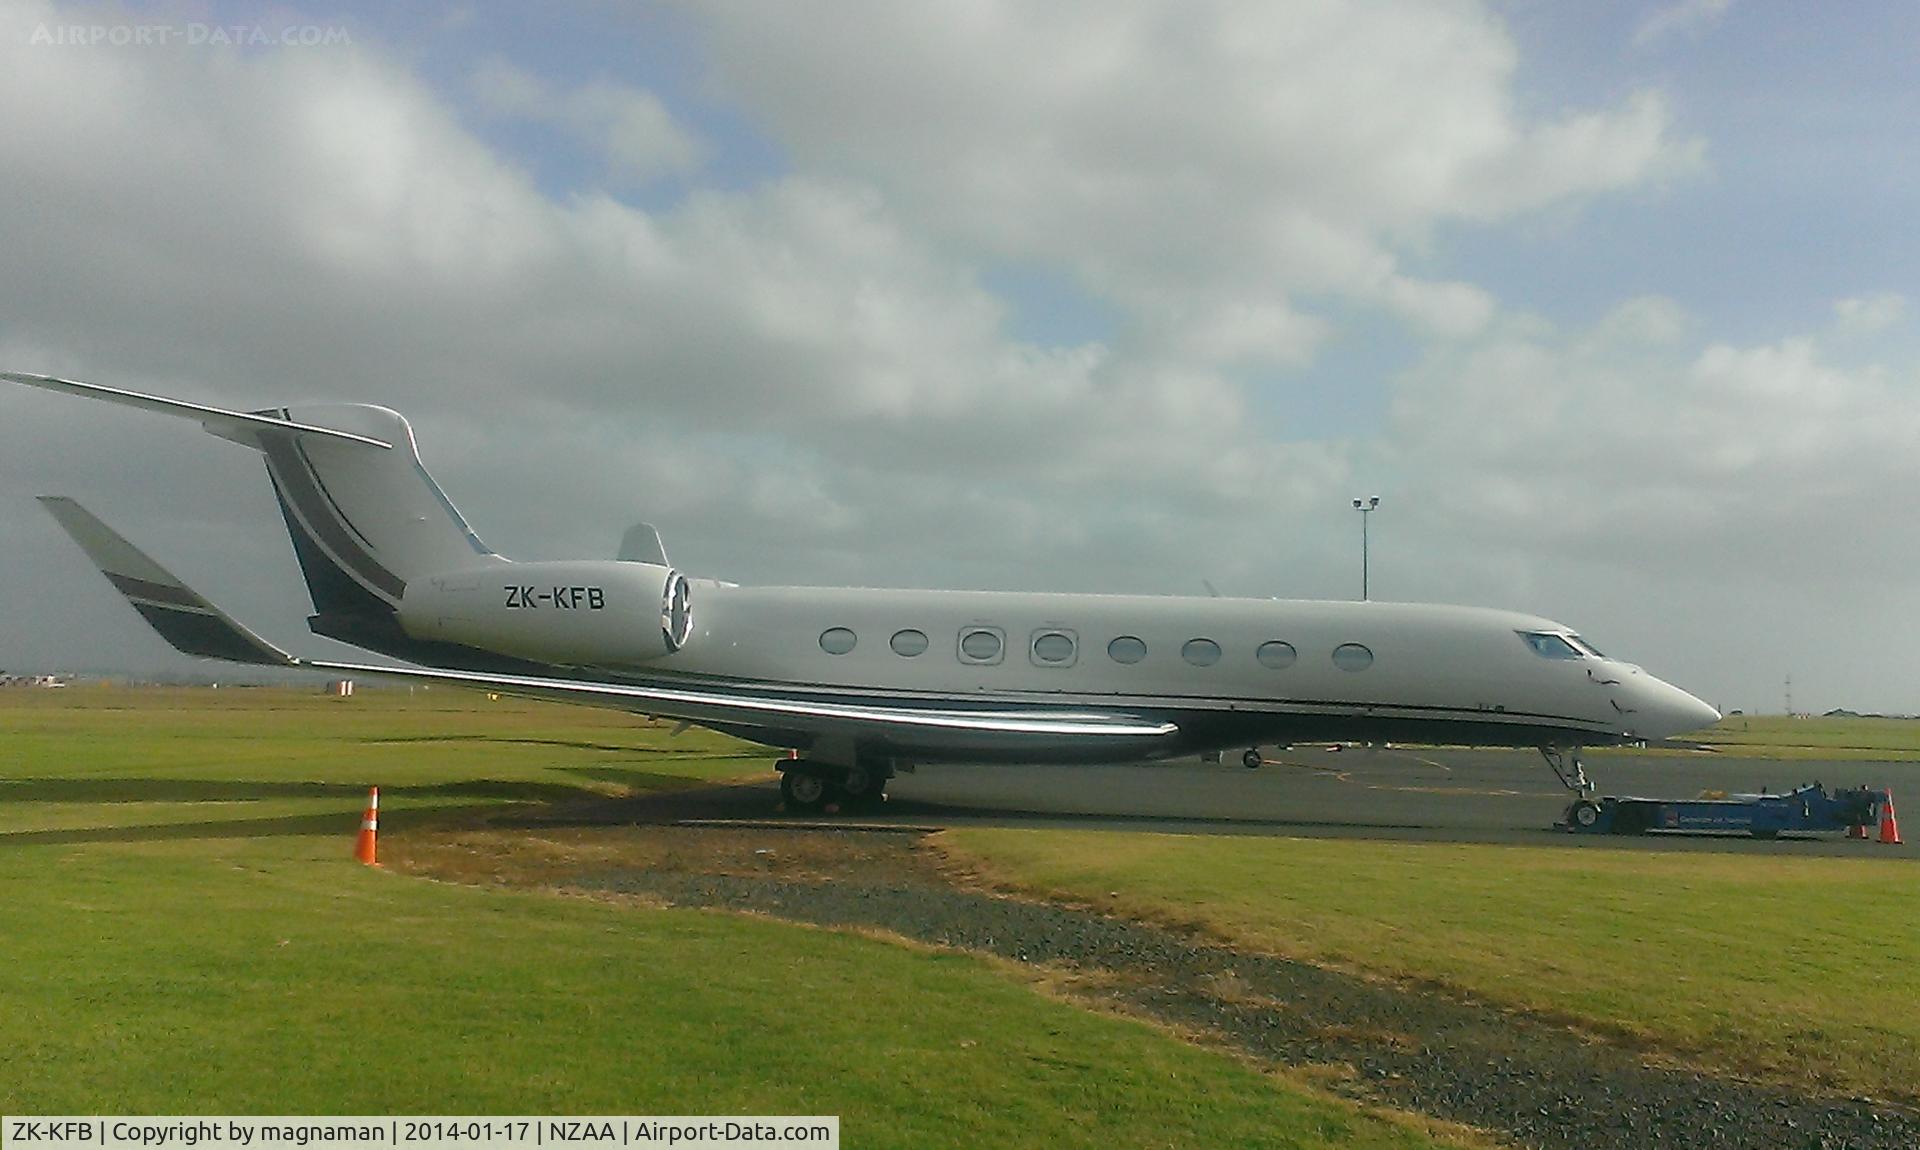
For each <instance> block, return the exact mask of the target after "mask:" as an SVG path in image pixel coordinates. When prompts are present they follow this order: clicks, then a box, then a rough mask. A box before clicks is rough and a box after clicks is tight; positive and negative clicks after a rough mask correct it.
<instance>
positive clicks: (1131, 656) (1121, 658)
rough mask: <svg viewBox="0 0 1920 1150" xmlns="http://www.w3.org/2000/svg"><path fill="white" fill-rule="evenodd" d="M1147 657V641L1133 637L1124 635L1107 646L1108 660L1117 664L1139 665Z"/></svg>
mask: <svg viewBox="0 0 1920 1150" xmlns="http://www.w3.org/2000/svg"><path fill="white" fill-rule="evenodd" d="M1146 657H1147V644H1146V641H1145V640H1142V639H1137V638H1135V637H1134V636H1132V635H1122V636H1120V637H1119V638H1118V639H1115V640H1114V641H1113V642H1111V643H1108V644H1107V658H1109V659H1112V660H1113V661H1114V662H1116V663H1138V662H1139V661H1140V660H1142V659H1144V658H1146Z"/></svg>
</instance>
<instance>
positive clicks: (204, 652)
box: [40, 496, 1179, 740]
mask: <svg viewBox="0 0 1920 1150" xmlns="http://www.w3.org/2000/svg"><path fill="white" fill-rule="evenodd" d="M40 502H41V503H42V504H43V505H45V507H46V508H47V510H48V511H49V512H51V513H52V514H53V517H54V518H55V519H57V520H59V522H60V525H61V526H62V527H64V528H66V530H67V533H68V534H69V535H71V536H73V538H74V541H75V542H77V543H79V544H80V546H81V548H82V549H83V550H85V551H86V553H87V556H88V557H89V558H91V559H92V560H93V562H94V564H95V565H96V566H97V567H99V568H100V571H101V573H102V574H104V575H105V576H106V577H107V580H108V581H109V582H110V583H112V584H113V586H114V588H115V589H116V590H118V591H119V592H120V593H121V594H122V595H124V596H126V598H127V601H128V602H130V603H131V604H133V607H134V609H135V610H136V611H138V612H140V615H141V617H142V618H144V619H146V621H147V622H148V623H149V624H150V625H151V626H152V627H153V629H154V630H155V631H157V632H159V634H160V637H161V638H162V639H165V640H166V641H167V642H168V643H171V644H172V645H173V646H174V647H175V648H176V649H177V650H179V651H182V652H184V653H186V654H188V655H196V656H201V657H204V658H212V659H226V660H229V661H231V662H238V663H252V664H256V665H262V666H280V667H306V668H311V669H313V670H319V671H333V672H337V673H341V674H350V675H384V676H389V677H392V678H399V679H408V680H413V681H416V682H417V681H426V682H433V683H444V684H447V685H449V686H456V687H468V688H472V689H474V690H481V691H498V692H500V693H502V694H509V695H520V696H526V697H530V698H539V699H552V700H556V701H560V702H570V703H585V704H590V705H595V706H602V707H614V708H618V709H620V710H626V711H634V712H638V713H641V714H648V715H658V716H662V717H665V718H669V719H684V720H687V721H689V722H694V723H707V724H722V725H727V726H734V727H755V728H770V729H774V730H808V731H824V730H832V731H836V732H840V731H844V732H849V733H856V732H857V733H866V734H888V733H891V734H895V735H900V736H908V735H912V734H915V733H922V732H932V731H940V732H947V733H954V732H969V733H973V734H977V735H982V736H999V737H1012V738H1019V737H1022V736H1025V737H1055V738H1099V737H1102V736H1105V737H1112V738H1117V739H1135V740H1137V739H1156V738H1167V737H1169V736H1171V735H1173V734H1175V733H1177V731H1178V730H1179V728H1178V727H1177V726H1176V725H1175V724H1173V723H1169V722H1166V721H1163V720H1159V719H1155V718H1152V717H1145V716H1138V715H1130V714H1125V713H1120V712H1108V711H1053V710H1034V709H1012V708H1009V709H1000V710H994V709H983V710H957V709H941V708H928V707H914V706H906V705H898V704H884V703H861V702H838V701H833V700H816V699H795V698H789V697H782V696H779V695H775V694H771V693H756V692H755V691H753V690H751V689H745V688H736V689H728V690H710V689H708V690H703V689H698V688H683V687H665V686H657V685H651V684H634V683H617V682H605V681H597V680H587V679H569V678H562V677H559V676H552V677H548V676H536V675H499V674H482V673H478V672H473V671H454V670H442V669H437V668H431V667H405V666H401V667H388V666H379V665H375V664H363V663H336V662H332V661H328V660H319V659H299V658H295V657H294V656H292V655H289V654H288V653H287V652H285V651H282V650H281V649H280V648H278V647H276V646H274V645H273V644H271V643H269V642H267V641H266V640H265V639H262V638H261V637H260V636H258V635H256V634H254V633H253V632H252V631H250V630H248V629H247V628H246V627H245V626H243V625H241V624H240V623H238V622H235V621H234V620H233V619H232V618H230V617H229V616H228V615H227V614H226V613H225V612H223V611H221V610H220V609H219V608H218V607H215V606H214V605H213V604H212V603H209V602H208V601H207V600H205V599H203V598H201V597H200V595H199V594H197V593H196V592H194V591H193V590H192V589H191V588H189V587H188V586H187V585H186V584H185V583H182V582H181V581H180V580H179V579H177V578H176V577H174V575H173V574H172V573H171V572H169V571H167V570H166V569H165V568H164V567H161V566H160V565H159V564H158V563H156V562H154V561H153V560H152V559H151V558H149V557H148V556H147V555H146V554H145V553H143V552H142V551H140V550H139V549H138V548H136V547H135V546H134V545H133V544H131V543H129V542H127V541H126V540H125V539H124V538H122V537H121V536H120V535H119V534H118V533H116V532H115V531H114V530H113V529H112V528H110V527H108V526H107V525H106V524H105V523H102V522H101V521H100V520H99V519H97V518H95V517H94V515H93V514H92V513H90V512H88V511H87V510H86V509H85V508H83V507H81V506H80V505H79V504H78V503H75V502H74V501H73V500H71V499H67V498H64V497H60V496H42V497H41V499H40Z"/></svg>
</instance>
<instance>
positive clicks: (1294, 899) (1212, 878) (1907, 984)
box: [942, 829, 1920, 1102]
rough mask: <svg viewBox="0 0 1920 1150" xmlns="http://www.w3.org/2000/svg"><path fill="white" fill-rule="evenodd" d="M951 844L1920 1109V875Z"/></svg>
mask: <svg viewBox="0 0 1920 1150" xmlns="http://www.w3.org/2000/svg"><path fill="white" fill-rule="evenodd" d="M942 842H943V844H944V845H945V846H946V847H947V849H948V850H949V851H950V853H952V854H953V855H954V856H956V857H957V858H958V859H960V860H962V861H963V862H965V863H966V864H967V865H969V866H971V867H972V868H973V869H976V870H978V871H981V872H983V873H984V874H986V875H988V876H990V877H991V878H994V879H996V880H999V881H1001V882H1004V883H1007V884H1011V885H1017V886H1020V887H1023V888H1026V889H1030V890H1035V891H1040V892H1045V893H1048V894H1051V895H1060V896H1065V897H1068V898H1072V899H1076V900H1079V901H1084V902H1087V903H1091V904H1094V905H1097V906H1101V907H1105V908H1110V909H1113V910H1116V911H1119V912H1123V913H1129V914H1136V915H1141V916H1145V917H1150V918H1155V919H1159V920H1162V921H1177V922H1182V923H1191V924H1197V925H1201V926H1203V927H1204V928H1206V929H1208V930H1210V931H1213V932H1216V933H1218V934H1220V935H1224V936H1226V937H1228V938H1231V939H1235V940H1238V941H1240V942H1243V943H1245V944H1248V945H1252V946H1255V947H1259V948H1261V949H1264V950H1268V951H1272V952H1276V953H1280V954H1285V955H1291V956H1296V957H1301V958H1306V959H1310V960H1313V961H1318V962H1327V963H1332V964H1336V965H1340V966H1343V967H1349V968H1354V969H1359V970H1363V971H1367V972H1372V973H1375V974H1380V975H1385V976H1389V977H1392V978H1398V979H1407V980H1411V981H1415V982H1421V983H1440V984H1444V985H1446V986H1451V987H1455V988H1458V989H1461V990H1464V991H1467V992H1469V993H1471V994H1472V995H1474V996H1476V997H1479V998H1482V999H1485V1000H1488V1001H1492V1002H1495V1003H1502V1004H1508V1005H1512V1006H1515V1007H1520V1008H1524V1009H1526V1010H1530V1011H1536V1012H1540V1013H1542V1014H1546V1015H1550V1016H1554V1017H1560V1018H1565V1019H1568V1020H1571V1021H1574V1022H1577V1023H1580V1024H1584V1025H1586V1026H1589V1027H1593V1028H1595V1029H1598V1030H1601V1031H1605V1032H1608V1033H1612V1034H1615V1035H1619V1036H1623V1037H1637V1038H1639V1039H1641V1040H1644V1041H1646V1042H1647V1043H1648V1044H1649V1045H1652V1046H1655V1047H1657V1048H1660V1049H1664V1050H1669V1051H1678V1052H1683V1053H1686V1054H1688V1055H1690V1056H1693V1057H1696V1058H1699V1059H1702V1060H1704V1061H1706V1062H1708V1063H1711V1064H1715V1065H1719V1066H1724V1067H1729V1068H1733V1069H1735V1070H1739V1071H1746V1072H1753V1073H1760V1074H1765V1075H1767V1076H1770V1077H1776V1078H1781V1079H1784V1080H1788V1081H1793V1082H1803V1083H1804V1082H1815V1083H1824V1084H1828V1085H1830V1086H1833V1087H1835V1088H1838V1089H1842V1090H1847V1091H1853V1092H1864V1093H1869V1094H1872V1095H1875V1096H1878V1097H1886V1098H1898V1099H1905V1100H1907V1101H1909V1102H1913V1101H1920V931H1917V930H1916V929H1915V927H1914V924H1915V923H1916V922H1920V867H1916V866H1915V865H1914V864H1912V863H1908V862H1903V861H1899V860H1892V859H1875V858H1871V857H1867V858H1860V859H1844V858H1776V857H1769V856H1760V855H1745V854H1741V855H1732V854H1728V855H1719V854H1711V855H1710V854H1696V853H1684V854H1683V853H1662V852H1654V851H1644V852H1643V851H1568V850H1557V849H1553V848H1535V847H1512V846H1483V845H1464V844H1433V843H1384V842H1367V841H1354V840H1345V841H1330V840H1296V839H1281V838H1242V837H1227V836H1181V835H1143V834H1132V833H1104V832H1035V831H1023V830H997V829H981V830H974V829H966V830H955V831H949V832H946V833H945V834H944V835H943V836H942Z"/></svg>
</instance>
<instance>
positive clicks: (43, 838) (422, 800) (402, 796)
mask: <svg viewBox="0 0 1920 1150" xmlns="http://www.w3.org/2000/svg"><path fill="white" fill-rule="evenodd" d="M559 770H561V771H563V772H565V773H567V774H573V775H578V776H580V777H581V779H582V782H581V784H579V785H570V784H567V783H546V782H534V781H524V780H506V779H467V780H460V781H457V782H447V783H431V784H426V785H422V786H398V787H383V788H381V789H382V792H383V798H384V799H385V800H386V802H385V803H384V804H383V807H384V809H383V810H382V811H381V816H382V822H383V824H385V826H386V827H389V828H391V827H396V826H401V827H404V826H408V825H416V826H417V825H421V824H424V823H430V822H434V821H438V820H441V819H448V818H456V817H459V816H463V815H472V814H478V813H482V812H503V813H504V812H507V811H514V810H519V811H522V812H524V811H526V810H527V809H529V808H540V809H552V808H559V807H564V806H567V805H571V804H576V803H583V802H588V803H591V802H601V801H607V800H609V798H610V796H608V795H607V793H606V792H605V790H604V789H603V788H600V787H593V786H589V785H587V783H588V782H589V781H591V782H594V783H602V784H605V783H613V784H617V785H620V786H625V787H628V788H630V789H631V790H634V791H638V792H650V791H658V790H660V789H662V788H667V787H684V786H686V785H687V780H686V779H684V778H682V777H679V776H674V775H663V774H656V773H653V772H648V771H637V770H622V769H619V768H614V767H579V768H573V767H569V768H559ZM366 793H367V788H366V786H365V785H364V784H356V783H320V782H285V781H273V780H264V779H261V780H245V779H234V780H213V779H62V778H37V779H18V780H9V781H0V804H7V805H14V804H20V803H94V804H101V805H103V806H115V805H120V804H130V803H179V804H192V803H208V804H226V803H247V802H265V801H272V800H283V799H316V800H328V799H330V800H335V801H342V800H348V799H361V798H364V797H365V796H366ZM394 800H400V801H399V802H398V803H395V802H394ZM434 800H439V801H434ZM358 825H359V807H358V805H357V804H356V805H354V806H352V807H350V808H341V809H336V810H330V811H316V812H313V813H311V814H288V815H273V816H268V817H265V818H247V817H244V815H242V816H239V817H234V818H209V819H201V820H194V821H187V822H166V823H141V824H136V825H126V826H94V827H65V828H53V829H45V830H20V831H12V832H0V847H5V846H32V845H39V844H48V843H84V842H141V841H152V840H167V839H193V838H228V839H231V838H266V837H274V836H292V835H315V834H334V833H339V834H351V833H352V832H353V831H354V830H355V829H356V828H357V827H358Z"/></svg>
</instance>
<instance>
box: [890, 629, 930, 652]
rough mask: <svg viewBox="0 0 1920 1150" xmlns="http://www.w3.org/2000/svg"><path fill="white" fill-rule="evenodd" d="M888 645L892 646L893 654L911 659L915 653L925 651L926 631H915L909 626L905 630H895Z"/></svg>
mask: <svg viewBox="0 0 1920 1150" xmlns="http://www.w3.org/2000/svg"><path fill="white" fill-rule="evenodd" d="M888 646H890V647H892V648H893V653H894V654H896V655H900V656H902V657H904V658H908V659H911V658H913V657H914V656H915V655H922V654H925V653H926V650H927V633H926V632H925V631H915V630H913V629H912V628H911V627H909V628H908V629H907V630H905V631H895V632H894V633H893V639H892V641H891V642H890V643H889V644H888Z"/></svg>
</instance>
